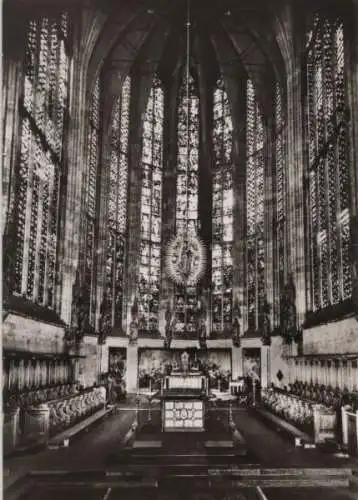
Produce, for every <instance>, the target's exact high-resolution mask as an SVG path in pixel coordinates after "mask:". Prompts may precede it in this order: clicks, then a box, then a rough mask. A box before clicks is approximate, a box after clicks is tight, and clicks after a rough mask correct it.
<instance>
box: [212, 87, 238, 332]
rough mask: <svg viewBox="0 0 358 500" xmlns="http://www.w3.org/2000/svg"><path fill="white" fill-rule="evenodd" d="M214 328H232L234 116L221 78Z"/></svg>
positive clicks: (216, 100)
mask: <svg viewBox="0 0 358 500" xmlns="http://www.w3.org/2000/svg"><path fill="white" fill-rule="evenodd" d="M213 106H214V108H213V134H212V137H213V149H214V172H213V205H212V210H213V222H212V234H213V240H212V329H213V331H214V332H215V331H225V330H228V329H230V330H231V328H232V278H233V262H232V245H233V186H232V184H233V172H232V119H231V111H230V105H229V99H228V96H227V93H226V91H225V88H224V83H223V81H222V80H221V79H220V80H218V81H217V82H216V87H215V89H214V94H213Z"/></svg>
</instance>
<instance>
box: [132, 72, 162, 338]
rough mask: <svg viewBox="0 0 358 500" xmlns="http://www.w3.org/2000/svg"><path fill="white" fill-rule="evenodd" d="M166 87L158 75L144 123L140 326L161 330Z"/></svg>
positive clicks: (151, 91) (146, 328)
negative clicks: (159, 327) (160, 294)
mask: <svg viewBox="0 0 358 500" xmlns="http://www.w3.org/2000/svg"><path fill="white" fill-rule="evenodd" d="M163 119H164V91H163V87H162V83H161V81H160V80H159V79H158V78H157V77H155V78H154V80H153V84H152V88H151V90H150V94H149V98H148V103H147V107H146V110H145V118H144V123H143V144H142V168H143V178H142V193H141V230H140V238H141V246H140V265H139V273H140V277H139V283H138V314H139V329H140V330H151V331H158V325H159V322H158V313H159V292H160V265H161V233H162V183H163Z"/></svg>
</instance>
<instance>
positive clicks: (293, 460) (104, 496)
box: [4, 403, 358, 500]
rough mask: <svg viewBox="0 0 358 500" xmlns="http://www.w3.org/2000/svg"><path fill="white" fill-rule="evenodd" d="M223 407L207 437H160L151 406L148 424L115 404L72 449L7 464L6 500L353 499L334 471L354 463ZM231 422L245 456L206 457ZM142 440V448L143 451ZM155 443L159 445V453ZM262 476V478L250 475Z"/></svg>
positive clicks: (221, 453) (141, 412) (142, 414)
mask: <svg viewBox="0 0 358 500" xmlns="http://www.w3.org/2000/svg"><path fill="white" fill-rule="evenodd" d="M228 410H229V409H228V408H219V409H217V413H216V414H215V412H214V411H213V412H212V414H211V417H210V419H211V421H210V420H209V424H210V431H211V433H210V434H209V432H202V433H197V432H192V433H190V432H169V433H162V432H161V431H160V418H159V414H158V408H157V407H156V405H155V404H154V405H151V407H150V413H149V421H148V404H145V403H143V404H141V405H140V406H139V408H136V407H133V406H132V405H131V406H130V407H128V405H127V406H125V405H123V406H120V407H118V408H116V410H115V411H114V413H113V414H112V415H111V416H110V417H109V418H108V419H106V420H104V421H102V422H101V423H100V424H99V425H97V426H96V427H94V428H92V429H90V430H89V432H87V433H84V434H83V435H81V436H80V437H78V438H77V439H76V440H75V441H73V442H72V443H71V444H70V446H69V447H66V448H60V449H57V450H43V451H38V452H37V453H35V452H33V453H28V454H26V455H19V456H14V457H12V458H9V459H6V460H5V462H4V487H5V495H4V497H5V500H15V499H16V500H32V499H35V498H36V500H39V499H40V500H57V499H63V498H66V500H70V499H72V498H73V499H82V498H86V500H88V499H89V500H92V499H93V500H115V499H117V498H118V499H119V498H125V499H128V500H132V499H133V500H137V499H138V500H139V499H141V500H142V499H148V500H151V499H153V500H154V499H160V500H161V499H165V500H177V499H178V500H179V498H180V499H181V498H185V499H186V500H204V499H205V500H221V499H225V500H230V499H232V500H265V499H267V500H281V499H282V500H286V499H287V498H290V499H292V500H294V499H307V500H311V499H312V500H313V499H314V500H320V499H321V498H322V499H323V498H324V500H352V499H357V498H358V484H357V483H355V481H354V478H355V476H354V475H353V476H352V478H351V479H352V480H350V481H349V483H350V484H349V486H344V485H343V483H340V481H341V478H340V475H339V471H338V473H337V469H341V470H342V473H343V471H344V470H345V469H346V468H352V469H353V473H354V472H356V471H358V464H354V462H352V461H351V460H347V459H343V458H337V457H335V456H334V455H332V454H330V453H327V452H323V451H321V450H319V449H302V448H295V447H294V445H293V444H292V443H290V442H289V441H288V440H287V439H286V438H285V437H284V436H282V435H280V434H279V433H278V432H277V431H276V430H275V429H273V428H269V427H268V426H267V425H266V424H265V423H264V422H262V421H261V420H260V419H258V418H257V416H256V414H255V410H254V409H246V408H237V407H234V408H232V409H231V413H230V418H229V419H227V415H228ZM141 418H142V420H143V419H144V422H143V421H142V422H141ZM230 419H231V422H232V423H234V424H235V426H236V428H237V429H238V431H239V433H240V435H241V436H242V437H243V439H244V441H245V445H246V453H245V454H243V453H241V451H240V450H239V451H238V450H237V449H236V450H235V448H233V449H231V450H230V449H229V446H228V447H227V448H225V446H224V447H223V448H222V449H215V450H210V453H209V452H208V448H207V446H205V443H206V444H207V442H208V440H209V438H211V440H214V441H215V440H216V441H218V440H219V441H220V440H221V441H225V439H227V435H226V429H227V425H228V423H229V424H230ZM134 421H137V422H141V429H140V432H139V433H138V434H137V435H136V440H135V442H136V443H137V447H135V448H133V446H132V447H131V448H130V447H129V448H128V446H127V447H125V446H124V445H123V443H124V439H125V436H127V435H128V431H129V430H130V429H131V426H132V424H133V422H134ZM158 426H159V427H158ZM141 441H142V443H143V442H144V443H146V444H144V445H143V446H142V445H141V444H140V442H141ZM151 442H152V445H151V444H150V443H151ZM155 442H157V443H158V442H160V443H161V445H160V447H159V448H158V445H156V444H155ZM148 443H149V445H148ZM153 443H154V444H153ZM132 444H133V442H132ZM237 451H238V452H237ZM236 452H237V453H236ZM324 468H335V469H336V472H333V474H334V475H331V476H330V477H328V478H327V476H326V472H325V471H324ZM269 469H271V472H270V471H269ZM259 471H261V475H262V478H261V480H260V481H258V480H257V477H256V476H255V474H256V475H257V473H259ZM262 471H264V472H262ZM329 474H332V472H330V473H329ZM288 476H289V477H290V478H291V479H290V481H291V482H290V481H288V482H287V483H285V484H286V486H285V487H282V484H280V482H281V483H283V481H285V480H287V479H288ZM285 477H286V479H285ZM21 478H25V479H21ZM272 479H273V480H274V481H276V482H277V485H278V486H277V487H274V486H275V483H274V482H272V483H270V484H269V481H271V480H272ZM250 481H251V483H250ZM293 486H294V487H293Z"/></svg>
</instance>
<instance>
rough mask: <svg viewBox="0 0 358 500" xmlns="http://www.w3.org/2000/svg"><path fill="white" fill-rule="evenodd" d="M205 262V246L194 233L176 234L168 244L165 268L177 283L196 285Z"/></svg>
mask: <svg viewBox="0 0 358 500" xmlns="http://www.w3.org/2000/svg"><path fill="white" fill-rule="evenodd" d="M205 264H206V252H205V246H204V244H203V243H202V242H201V241H200V239H199V238H198V237H197V236H196V235H185V234H177V235H176V236H175V237H174V238H173V239H172V240H171V241H170V242H169V244H168V248H167V255H166V269H167V273H168V275H169V277H170V278H171V279H172V280H173V281H174V282H175V283H177V284H178V285H187V286H188V285H196V284H197V282H198V281H199V279H200V278H201V277H202V275H203V273H204V270H205Z"/></svg>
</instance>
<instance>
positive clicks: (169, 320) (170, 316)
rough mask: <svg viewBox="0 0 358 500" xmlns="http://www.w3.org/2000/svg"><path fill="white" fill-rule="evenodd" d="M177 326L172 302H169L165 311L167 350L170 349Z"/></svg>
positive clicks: (165, 342)
mask: <svg viewBox="0 0 358 500" xmlns="http://www.w3.org/2000/svg"><path fill="white" fill-rule="evenodd" d="M175 324H176V317H175V312H174V311H172V309H171V307H170V302H169V301H168V305H167V309H166V311H165V340H164V344H165V347H166V348H167V349H170V344H171V341H172V338H173V333H174V330H175Z"/></svg>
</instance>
